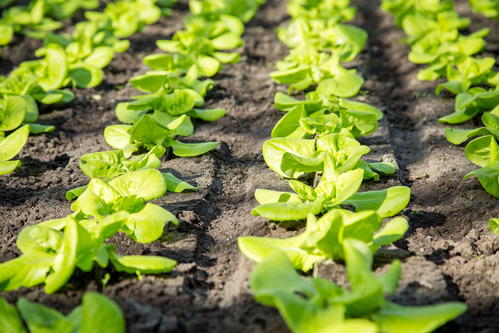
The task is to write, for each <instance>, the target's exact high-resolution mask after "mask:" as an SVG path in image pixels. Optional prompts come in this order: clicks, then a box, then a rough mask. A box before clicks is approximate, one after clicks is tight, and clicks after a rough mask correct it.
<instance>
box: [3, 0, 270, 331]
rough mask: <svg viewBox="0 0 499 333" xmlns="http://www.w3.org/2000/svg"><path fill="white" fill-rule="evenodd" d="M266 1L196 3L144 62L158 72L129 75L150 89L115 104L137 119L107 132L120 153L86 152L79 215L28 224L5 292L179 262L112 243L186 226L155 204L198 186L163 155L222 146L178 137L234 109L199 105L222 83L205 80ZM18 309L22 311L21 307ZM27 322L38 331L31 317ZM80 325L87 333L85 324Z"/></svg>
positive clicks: (126, 117)
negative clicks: (170, 167)
mask: <svg viewBox="0 0 499 333" xmlns="http://www.w3.org/2000/svg"><path fill="white" fill-rule="evenodd" d="M260 4H261V3H260V2H255V1H247V2H245V6H241V3H240V2H238V3H237V4H236V3H229V2H223V1H222V2H221V1H203V2H195V1H192V2H191V4H190V5H191V12H192V14H191V15H190V16H189V17H188V18H187V19H186V21H185V22H186V23H185V25H186V28H185V30H182V31H178V32H177V33H176V34H175V35H174V37H173V39H172V40H171V41H158V45H159V46H161V47H162V48H163V49H165V50H166V51H167V52H169V53H166V54H155V55H151V56H148V57H146V58H145V59H144V61H145V63H146V64H147V65H148V66H150V67H151V68H152V69H153V71H150V72H148V73H147V74H145V75H141V76H138V77H135V78H133V79H131V80H130V82H131V84H132V85H133V86H134V87H136V88H137V89H138V90H139V91H142V92H146V93H147V94H145V95H140V96H137V97H136V99H135V100H134V101H132V102H129V103H128V102H127V103H120V104H118V106H117V107H116V115H117V117H118V119H119V120H121V121H123V122H125V123H128V124H122V125H112V126H109V127H107V128H106V129H105V132H104V136H105V139H106V141H107V142H108V143H109V144H110V145H111V146H112V147H115V148H118V149H119V150H112V151H106V152H97V153H90V154H87V155H85V156H83V157H82V159H81V161H80V167H81V169H82V171H83V172H84V173H85V174H86V175H88V176H89V177H90V178H91V180H90V182H89V183H88V185H85V186H83V187H80V188H76V189H73V190H70V191H68V192H67V195H66V197H67V198H68V200H74V199H76V200H75V201H74V203H73V204H72V205H71V209H72V210H73V212H74V213H73V214H71V215H69V216H66V217H64V218H61V219H56V220H49V221H45V222H42V223H39V224H37V225H35V226H30V227H27V228H25V229H24V230H23V231H22V232H21V233H20V234H19V236H18V239H17V242H16V244H17V246H18V248H19V250H20V251H21V253H22V255H21V256H20V257H18V258H15V259H13V260H10V261H7V262H4V263H1V264H0V289H1V290H3V291H8V290H15V289H18V288H20V287H21V286H23V287H33V286H36V285H39V284H45V291H46V292H47V293H54V292H56V291H57V290H59V289H60V288H61V287H63V286H64V285H65V284H66V283H67V282H68V280H69V279H70V278H71V276H72V275H73V273H74V271H75V269H79V270H81V271H85V272H88V271H91V270H92V269H93V268H94V266H95V265H96V264H97V265H99V266H100V267H102V268H106V267H107V266H108V265H109V264H112V266H113V267H114V270H116V271H118V272H125V273H129V274H137V275H138V276H139V277H140V275H141V274H157V273H165V272H169V271H170V270H171V269H173V268H174V267H175V265H176V262H175V261H174V260H171V259H168V258H164V257H158V256H122V255H119V254H117V253H116V248H115V247H114V245H110V244H107V243H106V240H108V239H109V238H111V237H112V236H113V235H115V234H116V233H118V232H123V233H125V234H127V235H128V237H130V238H131V239H133V240H135V241H137V242H140V243H150V242H152V241H155V240H157V239H158V238H159V237H160V236H161V235H162V234H163V229H164V226H165V223H167V222H172V223H175V224H176V223H177V219H176V217H175V216H174V215H173V214H171V213H170V212H168V211H167V210H166V209H164V208H163V207H160V206H158V205H155V204H152V203H147V201H149V200H153V199H156V198H159V197H161V196H162V195H164V194H165V193H166V191H171V192H182V191H184V190H196V188H195V187H193V186H191V185H189V184H187V183H186V182H183V181H181V180H180V179H178V178H176V177H174V176H173V174H171V173H161V172H160V171H159V170H157V169H158V168H160V167H161V161H160V158H161V156H163V154H165V152H166V151H167V149H171V150H172V152H173V153H174V154H175V155H177V156H197V155H200V154H203V153H205V152H207V151H209V150H211V149H213V148H214V147H215V146H216V145H217V143H216V142H209V143H198V144H191V143H182V142H180V141H178V140H176V139H175V138H176V137H177V136H179V135H180V136H189V135H190V134H192V133H193V131H194V128H193V124H192V122H191V120H190V117H191V116H192V117H196V118H200V119H202V120H206V121H214V120H216V119H218V118H219V117H221V116H223V115H224V114H225V110H224V109H214V110H204V109H199V108H198V107H199V106H202V105H203V103H204V98H203V96H204V95H205V94H206V92H207V91H208V90H209V89H211V88H212V87H213V85H214V81H213V80H210V79H206V80H204V81H201V80H200V78H201V77H207V76H213V75H214V74H216V73H217V72H218V71H219V70H220V69H221V67H222V65H221V64H222V63H234V62H237V61H238V59H239V53H237V52H224V51H225V50H230V49H234V48H237V47H239V46H241V45H242V44H243V42H242V39H241V35H242V33H243V30H244V26H243V23H244V22H246V21H248V20H249V19H250V18H251V17H252V16H253V15H254V14H255V12H256V10H257V9H258V7H259V5H260ZM28 131H29V127H28V126H25V127H22V128H20V129H18V130H17V131H15V132H14V133H12V134H11V135H9V136H8V137H6V138H5V140H4V141H3V142H7V143H9V142H10V140H12V138H15V137H16V136H18V135H20V133H21V134H23V135H25V136H26V138H27V135H28ZM170 147H171V148H170ZM18 306H20V305H18ZM83 308H85V306H84V305H83ZM19 310H20V312H21V315H22V312H23V310H22V309H21V307H19ZM75 311H76V310H75ZM80 312H81V311H80V310H78V311H76V313H80ZM9 313H12V311H10V312H9ZM78 316H79V315H78ZM79 318H80V317H76V319H75V317H73V316H72V315H70V316H69V317H68V318H67V319H64V320H62V319H61V320H62V322H64V325H66V324H67V325H68V327H77V326H74V325H75V320H80V319H79ZM23 319H24V320H25V321H26V324H27V325H28V328H30V329H32V328H31V326H30V320H29V318H24V317H23ZM0 322H1V321H0ZM68 322H69V324H68ZM42 324H43V325H45V326H44V327H45V328H46V329H55V327H56V326H54V325H59V324H60V322H59V321H55V320H54V321H50V320H47V321H45V322H44V323H41V324H40V323H39V325H42ZM70 324H71V325H73V326H69V325H70ZM76 324H77V323H76ZM7 325H8V324H7ZM43 325H42V326H43ZM61 325H62V324H61ZM121 330H123V329H121ZM18 331H19V330H17V331H16V330H13V331H12V332H18ZM80 331H81V332H86V330H85V329H84V328H81V329H80Z"/></svg>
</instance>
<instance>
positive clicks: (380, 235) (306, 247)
mask: <svg viewBox="0 0 499 333" xmlns="http://www.w3.org/2000/svg"><path fill="white" fill-rule="evenodd" d="M373 208H375V207H373ZM398 208H399V207H395V206H394V205H393V204H392V205H390V204H381V205H379V208H378V210H377V211H375V210H365V211H361V212H358V213H354V212H351V211H348V210H344V209H333V210H331V211H329V212H328V213H326V214H324V215H323V216H322V217H321V218H319V219H317V218H316V217H315V216H314V215H313V214H312V213H310V214H309V215H308V218H307V226H306V229H305V231H304V232H303V233H301V234H299V235H298V236H294V237H289V238H283V239H281V238H269V237H254V236H245V237H239V238H238V245H239V249H240V250H241V252H242V253H243V254H244V255H245V256H246V257H247V258H249V259H251V260H253V261H256V262H262V261H263V260H265V259H266V258H267V257H269V256H271V255H272V254H273V253H275V252H283V253H285V254H286V255H287V257H288V258H289V260H290V261H291V263H292V265H293V267H294V268H295V269H299V270H302V271H304V272H307V271H309V270H310V269H312V268H313V266H314V264H315V263H316V262H318V261H322V260H325V259H332V260H343V259H345V253H344V250H343V241H344V240H345V239H347V238H353V239H358V240H361V241H363V242H364V243H366V244H367V245H368V246H369V247H370V249H371V250H372V252H373V253H375V252H376V251H378V249H379V248H380V247H381V246H383V245H389V244H391V243H393V242H395V241H397V240H398V239H400V238H402V236H403V235H404V233H405V232H406V231H407V229H408V227H409V225H408V223H407V220H406V219H404V218H402V217H396V218H394V219H392V220H390V221H389V222H388V223H386V225H385V226H384V227H383V228H382V229H381V225H382V218H381V215H380V214H383V213H384V212H386V211H388V210H390V209H395V210H397V209H398ZM388 215H391V213H390V214H388ZM380 229H381V230H380ZM376 231H378V232H377V233H376V234H374V233H375V232H376Z"/></svg>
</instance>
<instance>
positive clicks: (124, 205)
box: [0, 169, 178, 293]
mask: <svg viewBox="0 0 499 333" xmlns="http://www.w3.org/2000/svg"><path fill="white" fill-rule="evenodd" d="M166 190H167V180H166V178H165V176H163V174H162V173H161V172H159V171H158V170H155V169H143V170H138V171H132V172H128V173H125V174H123V175H121V176H118V177H116V178H113V179H112V180H110V181H108V182H107V183H106V182H104V181H103V180H101V179H99V178H93V179H92V180H91V181H90V183H89V184H88V186H87V188H86V189H85V190H84V191H83V192H82V193H81V194H80V195H79V197H78V199H77V200H76V201H75V202H74V203H73V205H72V206H71V209H72V210H73V211H74V212H75V213H74V214H73V215H70V216H67V217H66V218H63V219H59V220H50V221H46V222H43V223H41V224H38V225H36V226H31V227H27V228H25V229H24V230H23V231H22V232H21V234H20V235H19V237H18V240H17V246H18V248H19V250H20V251H21V253H22V255H21V256H20V257H18V258H15V259H13V260H10V261H7V262H4V263H2V264H0V289H1V290H15V289H18V288H19V287H21V286H24V287H32V286H35V285H38V284H41V283H45V291H46V292H47V293H53V292H55V291H57V290H59V289H60V288H61V287H62V286H64V285H65V284H66V282H67V281H68V280H69V279H70V278H71V276H72V274H73V272H74V270H75V269H76V268H79V269H81V270H83V271H90V270H91V269H92V267H93V263H94V262H96V263H97V264H98V265H100V266H102V267H106V266H107V265H108V263H109V262H111V263H112V264H113V265H114V266H115V268H116V269H117V270H118V271H124V272H128V273H135V272H138V273H144V274H149V273H164V272H168V271H170V270H171V269H173V267H174V266H175V261H174V260H170V259H166V258H149V257H147V256H146V257H144V256H120V255H118V254H116V252H115V249H114V247H113V246H111V245H105V241H106V239H108V238H110V237H112V236H113V235H114V234H116V233H117V232H120V231H121V232H124V233H126V234H127V235H128V236H129V237H130V238H132V239H134V240H136V241H138V242H141V243H149V242H152V241H155V240H157V239H158V238H159V237H161V235H162V234H163V228H164V225H165V223H166V222H167V221H171V222H172V223H175V224H177V223H178V221H177V219H176V218H175V216H174V215H172V214H171V213H170V212H168V211H167V210H165V209H164V208H162V207H160V206H157V205H154V204H151V203H145V201H148V200H153V199H156V198H159V197H160V196H162V195H163V194H164V193H165V192H166Z"/></svg>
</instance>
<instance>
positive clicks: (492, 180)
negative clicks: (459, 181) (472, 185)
mask: <svg viewBox="0 0 499 333" xmlns="http://www.w3.org/2000/svg"><path fill="white" fill-rule="evenodd" d="M466 157H468V159H469V160H470V161H471V162H472V163H474V164H477V165H479V166H481V168H480V169H477V170H474V171H471V172H470V173H468V174H467V175H466V176H465V177H464V178H465V179H466V178H469V177H472V176H477V177H478V180H479V181H480V184H482V186H483V188H484V189H485V190H486V191H487V192H488V193H490V194H492V195H493V196H495V197H496V198H499V145H498V144H497V141H496V139H495V138H494V136H492V135H485V136H482V137H480V138H478V139H475V140H473V141H471V142H470V143H469V144H468V145H467V146H466Z"/></svg>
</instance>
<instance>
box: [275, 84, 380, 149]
mask: <svg viewBox="0 0 499 333" xmlns="http://www.w3.org/2000/svg"><path fill="white" fill-rule="evenodd" d="M331 84H333V82H332V81H328V80H326V81H324V82H323V83H321V84H320V85H319V87H318V88H317V90H316V91H313V92H309V93H308V94H307V99H306V100H297V99H294V98H293V97H290V96H288V95H285V94H283V93H277V94H276V95H275V98H274V102H275V106H276V108H277V109H279V110H284V111H287V114H286V115H285V116H284V117H282V118H281V120H280V121H279V122H278V123H277V124H276V126H275V127H274V129H273V131H272V137H273V138H275V137H291V138H298V139H302V138H310V137H312V136H321V135H327V134H330V133H343V134H347V135H348V134H350V135H352V136H354V137H361V136H365V135H368V134H371V133H373V132H374V131H375V130H376V129H377V128H378V120H380V119H381V118H383V113H382V112H381V111H379V110H378V109H377V108H375V107H373V106H370V105H368V104H365V103H361V102H356V101H351V100H347V99H343V98H336V97H334V96H333V95H331V93H330V92H331V91H332V90H334V88H330V85H331Z"/></svg>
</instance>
